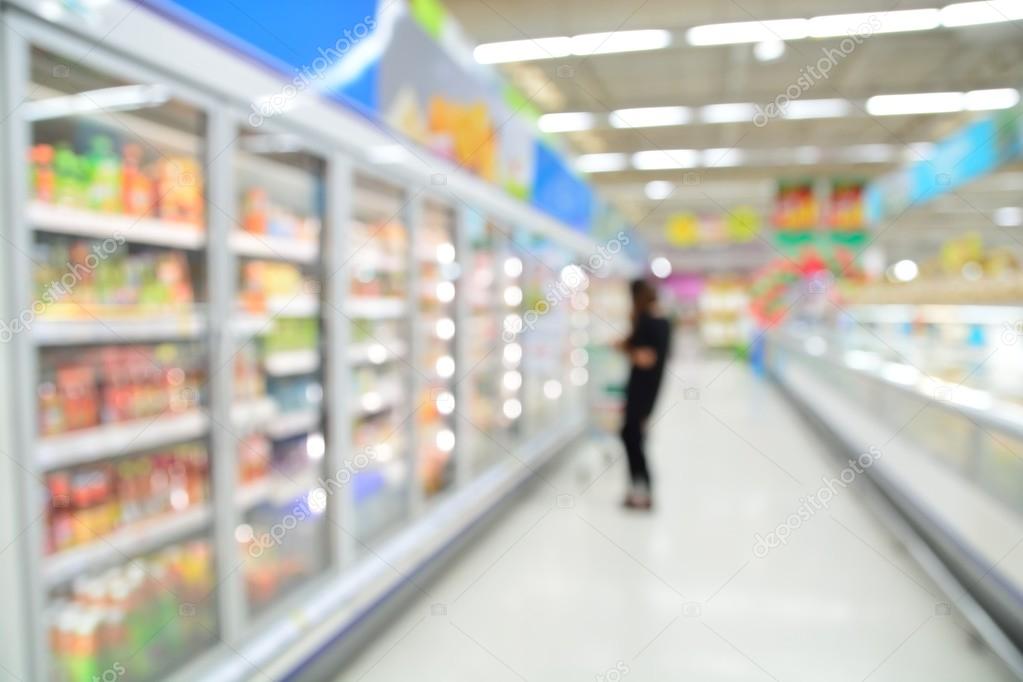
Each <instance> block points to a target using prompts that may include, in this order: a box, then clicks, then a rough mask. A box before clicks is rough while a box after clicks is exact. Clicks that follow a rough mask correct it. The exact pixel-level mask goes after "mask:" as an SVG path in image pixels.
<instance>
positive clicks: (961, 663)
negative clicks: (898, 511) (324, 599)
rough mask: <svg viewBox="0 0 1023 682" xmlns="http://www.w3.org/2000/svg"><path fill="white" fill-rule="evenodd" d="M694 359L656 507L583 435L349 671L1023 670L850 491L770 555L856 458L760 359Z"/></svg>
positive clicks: (803, 674)
mask: <svg viewBox="0 0 1023 682" xmlns="http://www.w3.org/2000/svg"><path fill="white" fill-rule="evenodd" d="M696 360H697V359H696V358H694V357H689V358H688V359H686V358H683V359H682V360H681V361H679V362H676V363H675V364H674V365H673V367H672V371H671V381H670V384H668V386H667V389H666V393H665V395H664V396H662V400H661V404H660V409H659V413H658V416H657V422H656V425H655V426H654V430H653V436H652V449H653V452H654V453H655V454H654V458H655V467H656V469H655V473H656V475H657V477H658V478H657V493H658V495H657V507H656V509H655V511H654V513H653V514H651V515H644V514H642V513H629V512H626V511H624V510H622V509H621V508H620V507H619V502H620V499H621V497H622V493H623V478H624V475H625V474H624V469H623V466H622V462H621V461H619V462H618V463H616V464H614V465H613V466H610V467H609V468H606V465H605V464H604V461H603V457H602V455H601V453H600V452H599V451H598V449H597V448H595V447H592V446H589V447H580V448H578V449H577V450H576V451H574V452H572V453H570V454H569V455H568V456H566V457H565V458H564V460H563V461H562V463H560V464H558V465H556V466H555V467H552V468H551V469H549V470H547V471H545V472H544V480H543V481H541V482H539V483H537V484H536V485H535V486H534V487H533V488H531V489H530V491H529V493H528V494H527V495H526V496H525V497H524V499H523V500H522V501H521V502H519V503H517V504H515V506H514V507H513V508H512V509H511V510H510V511H509V512H508V513H507V514H506V515H505V516H503V517H502V518H501V520H500V521H498V522H497V523H496V524H495V525H494V526H493V527H491V528H490V529H488V531H487V532H486V533H485V534H484V535H483V536H482V537H481V538H480V539H479V540H478V541H477V542H476V544H475V545H474V546H473V547H472V548H471V549H470V550H469V551H467V552H466V553H465V554H464V555H462V556H460V557H459V558H458V559H457V561H456V562H455V563H453V564H452V565H450V566H449V567H448V568H447V569H446V570H445V573H444V574H443V577H442V578H441V579H440V580H439V582H437V583H434V584H430V585H427V586H426V588H425V589H426V592H427V593H425V594H423V595H422V597H421V599H418V600H417V601H414V602H412V603H410V605H409V607H408V610H407V612H406V613H405V615H404V616H403V617H402V618H400V619H399V620H398V621H396V622H395V623H394V624H393V626H392V627H390V628H389V629H388V630H387V631H385V632H384V633H382V634H381V635H380V636H379V637H378V639H377V641H376V643H375V644H374V645H373V646H371V647H369V648H368V649H367V650H366V651H365V652H364V653H363V654H362V655H361V656H360V657H359V658H358V659H357V660H355V661H354V662H353V664H352V666H351V667H350V668H348V669H347V670H346V671H345V672H344V673H343V674H342V676H341V677H340V678H339V680H344V681H346V682H352V681H355V680H363V681H366V682H393V681H394V680H410V679H415V680H417V681H418V682H424V681H432V680H436V681H437V682H453V681H461V680H465V681H472V682H476V681H479V680H487V681H488V682H503V681H505V680H507V681H516V680H517V681H522V680H528V681H529V682H569V681H572V680H579V681H580V682H589V681H592V680H609V681H614V680H622V679H624V680H635V681H637V682H639V681H647V680H649V681H657V682H660V681H663V680H694V681H697V682H705V681H708V680H712V681H717V680H780V681H783V682H796V681H799V680H805V681H807V682H822V681H828V682H830V681H832V680H855V681H857V682H860V681H864V680H869V681H870V682H882V681H884V680H891V681H892V682H910V681H912V680H926V681H928V682H937V681H939V680H948V681H950V682H951V681H956V682H960V681H962V680H971V681H972V682H982V681H986V680H1006V679H1011V678H1010V676H1009V675H1008V674H1007V673H1006V672H1004V671H1003V669H1002V667H1001V666H1000V665H999V663H998V662H997V661H996V660H995V659H993V657H992V656H991V655H990V654H989V653H987V652H986V650H984V649H983V648H981V647H979V646H976V645H974V644H973V643H972V642H971V638H970V636H969V634H968V630H967V629H966V627H965V626H964V625H963V624H962V623H961V622H960V621H959V620H958V619H957V617H956V616H955V615H954V608H953V609H952V611H953V615H946V614H947V611H948V610H949V609H948V607H947V605H946V604H945V601H946V599H945V597H944V596H943V595H942V594H941V593H940V592H939V591H938V589H937V588H936V587H934V586H933V584H932V583H931V582H930V581H929V580H928V579H927V578H926V577H925V576H924V575H923V574H922V573H921V571H919V570H918V569H917V568H916V566H915V564H914V563H913V561H912V560H911V559H910V558H909V557H908V555H906V553H905V552H904V551H903V550H902V549H901V548H900V546H899V545H898V544H897V543H896V542H895V540H894V539H893V538H892V537H891V536H890V535H889V534H888V533H887V532H886V531H885V530H884V528H883V527H882V526H880V525H879V523H878V522H877V521H876V520H875V519H874V518H873V517H872V516H871V515H870V514H869V513H868V512H867V511H866V509H865V508H864V503H863V502H862V501H861V500H860V499H859V498H858V497H857V494H856V493H855V492H854V490H852V489H842V488H840V487H835V486H832V487H835V489H836V490H837V493H836V495H835V498H834V499H833V500H831V502H830V504H829V505H828V507H827V509H821V510H820V511H817V512H815V513H813V514H812V515H809V518H806V519H800V521H799V523H798V524H797V523H793V524H792V525H793V526H798V527H795V529H794V530H793V531H792V533H791V535H790V538H789V540H788V542H787V544H785V545H784V546H780V547H777V548H775V549H772V550H769V551H767V552H766V555H765V553H764V551H763V550H761V551H759V552H755V551H754V537H755V535H756V534H758V533H759V534H761V535H762V536H766V535H767V534H768V533H769V532H770V531H772V530H773V529H774V528H775V527H777V526H778V525H779V524H780V523H784V522H785V520H786V519H787V518H788V517H789V515H790V514H793V513H794V512H796V510H797V509H798V508H799V506H800V504H801V498H803V497H805V496H807V495H811V494H815V493H817V492H818V491H819V490H820V489H821V488H822V487H823V486H824V483H823V482H822V477H831V476H836V475H838V474H839V473H840V468H841V467H839V466H838V465H836V464H835V462H834V461H833V460H832V459H829V456H828V455H826V454H825V453H824V452H823V451H822V449H823V445H822V443H821V441H820V440H819V439H817V438H816V437H815V436H814V435H813V434H812V433H811V432H810V431H808V429H807V428H806V427H805V425H804V424H803V422H802V421H801V419H800V417H799V415H797V414H796V413H794V412H793V410H792V409H791V408H790V407H789V406H788V405H787V404H786V403H785V402H784V400H783V398H781V396H779V395H778V394H777V393H776V392H775V390H774V389H773V388H772V387H771V386H770V385H768V384H766V383H764V382H763V381H761V380H760V379H758V378H756V377H754V376H753V374H752V373H751V371H750V370H749V368H748V367H747V366H745V365H743V364H741V363H734V364H732V363H727V362H725V361H720V360H719V361H708V362H697V361H696ZM694 388H695V389H696V391H693V390H689V391H688V392H687V390H686V389H694ZM697 392H698V393H697ZM615 456H616V457H617V453H616V454H615ZM852 488H855V484H853V486H852ZM823 497H824V496H822V498H821V499H823ZM758 554H759V555H762V556H758Z"/></svg>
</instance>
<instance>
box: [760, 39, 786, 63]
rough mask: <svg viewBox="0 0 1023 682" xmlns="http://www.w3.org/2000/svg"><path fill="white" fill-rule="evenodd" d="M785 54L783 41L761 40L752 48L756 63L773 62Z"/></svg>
mask: <svg viewBox="0 0 1023 682" xmlns="http://www.w3.org/2000/svg"><path fill="white" fill-rule="evenodd" d="M784 54H785V41H784V40H761V41H760V42H759V43H757V44H756V45H754V46H753V56H754V57H756V58H757V61H758V62H773V61H775V60H776V59H781V57H782V55H784Z"/></svg>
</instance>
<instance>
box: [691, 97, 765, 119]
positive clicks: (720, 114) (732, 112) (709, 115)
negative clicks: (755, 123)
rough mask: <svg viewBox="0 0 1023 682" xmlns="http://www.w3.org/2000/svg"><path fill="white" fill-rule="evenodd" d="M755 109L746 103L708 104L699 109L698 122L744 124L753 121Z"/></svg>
mask: <svg viewBox="0 0 1023 682" xmlns="http://www.w3.org/2000/svg"><path fill="white" fill-rule="evenodd" d="M756 113H757V108H756V106H755V105H753V104H749V103H746V102H736V103H733V104H709V105H707V106H705V107H700V120H701V121H703V122H704V123H744V122H750V121H752V120H753V117H754V116H756Z"/></svg>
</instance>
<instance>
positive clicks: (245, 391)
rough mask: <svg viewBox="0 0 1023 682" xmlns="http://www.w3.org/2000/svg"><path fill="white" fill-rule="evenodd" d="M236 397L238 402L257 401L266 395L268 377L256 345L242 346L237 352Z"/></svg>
mask: <svg viewBox="0 0 1023 682" xmlns="http://www.w3.org/2000/svg"><path fill="white" fill-rule="evenodd" d="M234 395H235V398H237V399H238V400H255V399H257V398H262V397H263V396H265V395H266V375H265V374H264V372H263V369H262V365H261V364H260V359H259V349H258V348H257V347H256V346H255V345H254V344H251V343H246V344H242V345H241V346H240V347H239V348H238V350H237V351H236V352H235V355H234Z"/></svg>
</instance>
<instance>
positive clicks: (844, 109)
mask: <svg viewBox="0 0 1023 682" xmlns="http://www.w3.org/2000/svg"><path fill="white" fill-rule="evenodd" d="M1019 101H1020V94H1019V91H1018V90H1016V89H1014V88H993V89H988V90H971V91H969V92H917V93H905V94H894V95H875V96H873V97H870V98H868V99H867V100H866V101H865V102H864V103H863V105H862V108H859V107H855V106H853V104H852V103H851V102H850V101H849V100H846V99H840V98H834V99H805V100H800V99H794V100H790V101H787V102H784V103H782V104H781V105H780V106H778V105H771V106H768V107H761V106H759V105H757V104H754V103H752V102H730V103H724V104H708V105H706V106H702V107H695V108H694V107H684V106H667V107H640V108H633V109H617V110H615V111H612V112H611V113H610V114H606V115H605V114H598V113H593V112H587V111H569V112H560V113H554V114H544V115H543V116H541V117H540V119H539V121H538V125H539V127H540V130H542V131H543V132H545V133H568V132H578V131H582V130H592V129H594V128H597V127H600V126H602V125H604V124H605V122H606V124H607V125H610V126H611V127H612V128H625V129H628V128H661V127H672V126H684V125H691V124H696V123H701V124H711V125H713V124H720V123H753V124H755V125H758V126H762V125H765V124H766V123H767V122H768V121H769V120H770V119H771V118H774V117H777V118H783V119H788V120H805V119H823V118H845V117H848V116H854V115H856V114H857V113H859V112H860V111H864V110H865V111H866V113H867V114H869V115H871V116H905V115H915V114H943V113H950V112H959V111H992V110H996V109H1009V108H1011V107H1014V106H1016V104H1018V103H1019Z"/></svg>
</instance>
